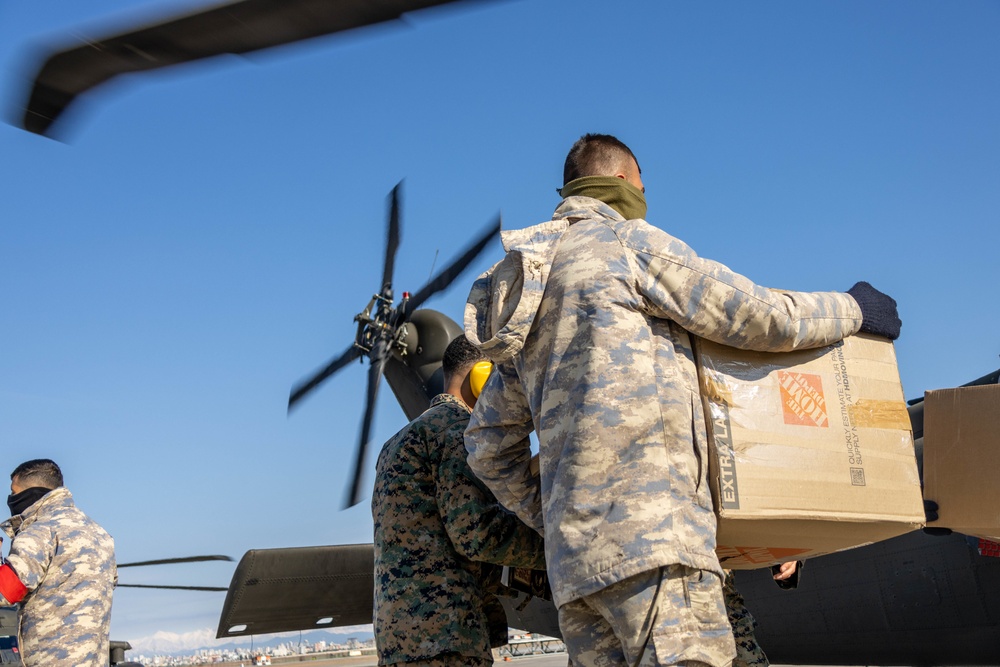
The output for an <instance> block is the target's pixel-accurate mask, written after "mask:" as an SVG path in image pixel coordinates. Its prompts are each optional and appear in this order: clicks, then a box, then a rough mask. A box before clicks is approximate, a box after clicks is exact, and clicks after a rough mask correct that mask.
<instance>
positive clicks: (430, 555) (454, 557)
mask: <svg viewBox="0 0 1000 667" xmlns="http://www.w3.org/2000/svg"><path fill="white" fill-rule="evenodd" d="M479 361H484V358H483V356H482V354H481V353H480V352H479V351H478V350H477V349H476V348H475V347H473V346H472V345H471V344H470V343H469V342H468V340H466V338H465V336H460V337H459V338H457V339H455V340H454V341H452V343H451V344H450V345H449V346H448V349H447V350H446V351H445V355H444V360H443V365H444V374H445V392H446V393H443V394H441V395H439V396H437V397H435V398H434V400H433V401H432V402H431V407H430V408H429V409H428V410H427V411H426V412H424V413H423V414H422V415H420V416H419V417H417V418H416V419H415V420H413V421H412V422H410V424H409V425H408V426H406V427H405V428H404V429H403V430H401V431H400V432H399V433H397V434H396V435H395V436H393V438H392V439H390V440H389V441H388V442H386V443H385V445H384V446H383V447H382V451H381V453H380V454H379V457H378V466H377V472H376V480H375V490H374V492H373V494H372V517H373V518H374V520H375V644H376V646H377V648H378V662H379V664H380V665H392V664H398V663H408V664H411V665H442V666H446V665H479V666H481V665H490V664H492V663H493V654H492V652H491V650H490V648H491V645H492V646H501V645H503V644H506V643H507V622H506V617H505V615H504V611H503V608H502V607H501V606H500V603H499V601H498V600H497V598H496V596H495V595H493V594H492V593H490V592H489V586H488V580H491V579H494V578H495V577H497V575H498V574H499V567H498V566H497V565H491V564H490V563H495V564H505V565H514V566H519V567H530V568H534V569H539V570H541V569H544V568H545V555H544V546H543V543H542V538H541V536H540V535H539V534H538V533H536V532H535V531H534V530H532V529H531V528H529V527H527V526H525V525H524V524H523V523H522V522H521V521H520V520H518V518H517V517H516V516H515V515H514V514H513V513H511V512H508V511H507V510H505V509H504V508H503V507H501V506H500V504H499V503H497V501H496V498H494V497H493V494H492V493H490V491H489V490H488V489H487V488H486V487H485V486H484V485H483V483H482V482H480V481H479V480H478V479H476V476H475V475H473V474H472V471H471V470H469V467H468V464H467V463H466V457H467V454H466V451H465V444H464V442H463V434H464V433H465V428H466V426H467V425H468V423H469V413H470V411H471V408H470V406H471V405H474V404H475V402H476V398H475V396H474V395H473V390H472V387H471V385H470V381H469V372H470V370H471V369H472V367H473V365H474V364H475V363H476V362H479Z"/></svg>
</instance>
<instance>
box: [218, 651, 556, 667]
mask: <svg viewBox="0 0 1000 667" xmlns="http://www.w3.org/2000/svg"><path fill="white" fill-rule="evenodd" d="M567 662H568V661H567V658H566V654H565V653H549V654H546V655H527V656H522V657H517V658H512V659H511V660H510V661H504V660H498V661H496V662H495V663H493V664H494V665H495V666H496V667H502V665H512V666H513V665H518V666H519V667H566V664H567ZM216 664H217V665H219V666H220V667H239V666H240V663H239V662H223V663H216ZM243 664H244V665H248V663H243ZM271 664H272V667H277V666H278V665H308V667H375V665H377V664H378V660H376V658H375V656H373V655H366V656H361V657H359V658H329V659H325V660H312V659H310V657H309V656H308V655H303V656H295V657H289V658H279V659H275V660H274V661H273V662H272V663H271Z"/></svg>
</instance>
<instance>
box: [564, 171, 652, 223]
mask: <svg viewBox="0 0 1000 667" xmlns="http://www.w3.org/2000/svg"><path fill="white" fill-rule="evenodd" d="M559 194H560V195H562V197H563V198H564V199H565V198H566V197H576V196H579V197H593V198H594V199H600V200H601V201H602V202H604V203H605V204H607V205H608V206H610V207H611V208H613V209H615V210H616V211H618V212H619V213H621V214H622V217H624V218H625V219H626V220H635V219H637V218H643V219H645V217H646V195H644V194H642V190H640V189H639V188H637V187H635V186H634V185H632V184H631V183H629V182H628V181H626V180H625V179H624V178H618V177H617V176H584V177H583V178H577V179H575V180H572V181H570V182H569V183H567V184H566V185H564V186H563V187H562V189H561V190H560V191H559Z"/></svg>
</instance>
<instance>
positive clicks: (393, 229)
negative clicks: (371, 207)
mask: <svg viewBox="0 0 1000 667" xmlns="http://www.w3.org/2000/svg"><path fill="white" fill-rule="evenodd" d="M402 186H403V181H400V182H399V183H397V184H396V187H394V188H393V189H392V194H390V195H389V229H388V232H387V233H386V240H385V267H384V268H383V270H382V290H383V291H384V290H386V289H389V288H390V287H391V286H392V272H393V269H394V268H395V265H396V250H398V249H399V193H400V189H401V188H402Z"/></svg>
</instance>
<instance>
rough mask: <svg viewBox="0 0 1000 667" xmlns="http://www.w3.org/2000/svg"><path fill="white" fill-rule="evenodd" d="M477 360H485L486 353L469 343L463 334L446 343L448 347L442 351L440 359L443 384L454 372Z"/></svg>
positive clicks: (468, 366) (462, 369) (466, 367)
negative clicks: (442, 355)
mask: <svg viewBox="0 0 1000 667" xmlns="http://www.w3.org/2000/svg"><path fill="white" fill-rule="evenodd" d="M477 361H487V359H486V355H485V354H483V353H482V352H480V351H479V348H478V347H476V346H475V345H473V344H472V343H470V342H469V339H468V338H466V337H465V334H462V335H461V336H459V337H458V338H456V339H455V340H453V341H451V342H450V343H448V347H447V348H445V351H444V358H443V359H442V360H441V366H442V369H443V370H444V381H445V384H447V383H448V382H449V380H451V378H452V377H453V376H454V375H455V374H457V373H461V372H462V371H464V370H466V369H468V368H470V367H471V366H472V365H473V364H475V363H476V362H477Z"/></svg>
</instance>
